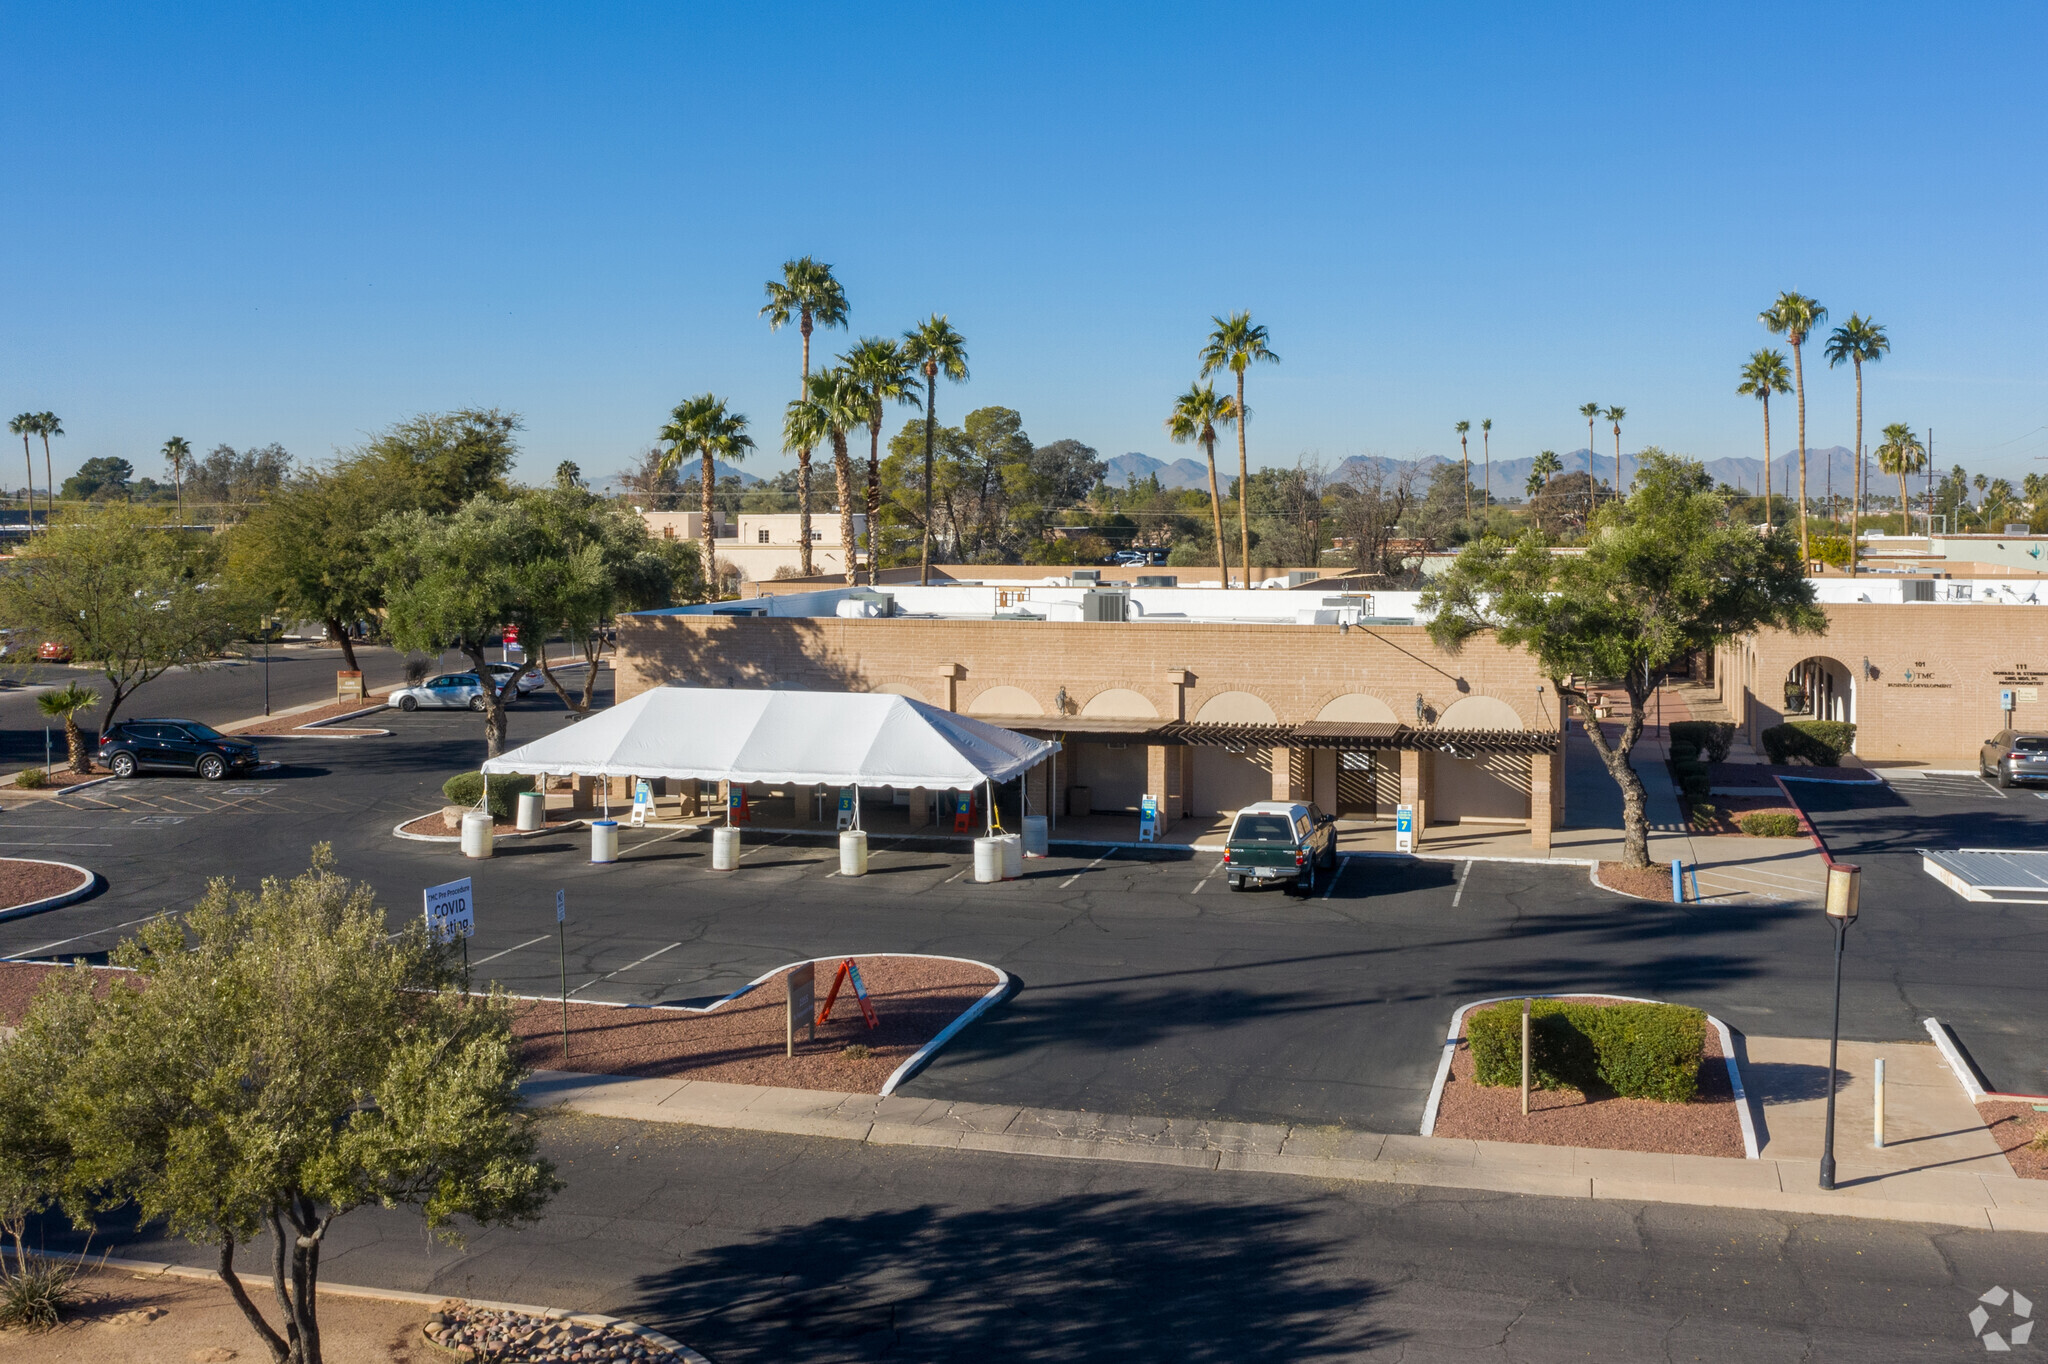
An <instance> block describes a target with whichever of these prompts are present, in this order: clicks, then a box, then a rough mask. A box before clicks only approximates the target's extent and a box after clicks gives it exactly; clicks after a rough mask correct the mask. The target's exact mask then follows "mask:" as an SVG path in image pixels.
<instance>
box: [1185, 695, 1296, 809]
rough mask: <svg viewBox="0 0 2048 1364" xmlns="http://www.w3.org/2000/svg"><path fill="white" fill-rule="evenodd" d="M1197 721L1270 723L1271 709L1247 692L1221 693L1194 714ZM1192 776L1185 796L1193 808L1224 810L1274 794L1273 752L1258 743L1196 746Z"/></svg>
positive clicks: (1204, 722) (1205, 702)
mask: <svg viewBox="0 0 2048 1364" xmlns="http://www.w3.org/2000/svg"><path fill="white" fill-rule="evenodd" d="M1195 721H1196V723H1197V724H1211V725H1221V724H1234V725H1270V724H1274V723H1277V719H1276V717H1275V716H1274V714H1273V708H1272V707H1271V706H1269V705H1267V704H1266V703H1265V702H1264V701H1263V700H1261V699H1260V698H1259V697H1257V696H1254V695H1252V693H1250V692H1248V691H1226V692H1219V693H1217V694H1216V695H1215V696H1212V697H1210V698H1209V699H1208V700H1207V701H1204V702H1203V703H1202V708H1201V709H1200V710H1199V711H1197V712H1196V713H1195ZM1193 764H1194V767H1193V780H1192V781H1191V783H1190V788H1191V789H1190V790H1189V791H1188V792H1187V793H1186V795H1185V797H1184V799H1185V800H1186V801H1187V808H1188V809H1189V811H1191V812H1194V811H1199V812H1201V813H1203V814H1222V813H1223V812H1224V811H1226V810H1238V809H1242V808H1243V807H1245V806H1247V805H1250V804H1251V803H1252V802H1254V801H1260V800H1267V799H1270V798H1271V797H1272V794H1273V752H1272V750H1271V749H1268V748H1261V747H1259V746H1258V745H1256V744H1238V745H1235V746H1234V747H1231V748H1214V747H1202V748H1197V749H1196V750H1195V752H1194V758H1193Z"/></svg>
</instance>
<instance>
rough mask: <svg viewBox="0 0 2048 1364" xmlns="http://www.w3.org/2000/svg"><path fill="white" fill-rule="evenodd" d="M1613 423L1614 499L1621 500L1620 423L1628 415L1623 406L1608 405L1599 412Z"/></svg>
mask: <svg viewBox="0 0 2048 1364" xmlns="http://www.w3.org/2000/svg"><path fill="white" fill-rule="evenodd" d="M1600 415H1601V416H1603V417H1605V418H1607V420H1609V421H1611V422H1613V423H1614V500H1615V501H1617V502H1619V501H1620V500H1621V423H1622V419H1623V418H1624V417H1626V416H1628V409H1627V408H1625V407H1610V408H1608V409H1607V410H1606V411H1605V412H1602V413H1601V414H1600Z"/></svg>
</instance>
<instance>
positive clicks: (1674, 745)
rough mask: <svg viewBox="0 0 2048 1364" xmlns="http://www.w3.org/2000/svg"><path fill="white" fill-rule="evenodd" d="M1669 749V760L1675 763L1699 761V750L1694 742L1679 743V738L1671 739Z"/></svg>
mask: <svg viewBox="0 0 2048 1364" xmlns="http://www.w3.org/2000/svg"><path fill="white" fill-rule="evenodd" d="M1670 751H1671V761H1673V762H1675V763H1689V762H1698V761H1699V757H1700V750H1699V747H1698V746H1697V745H1696V744H1688V743H1681V742H1680V741H1679V740H1677V739H1673V740H1672V741H1671V750H1670Z"/></svg>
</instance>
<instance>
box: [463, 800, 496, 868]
mask: <svg viewBox="0 0 2048 1364" xmlns="http://www.w3.org/2000/svg"><path fill="white" fill-rule="evenodd" d="M462 855H463V856H464V857H489V856H490V855H491V816H490V812H489V811H487V810H471V811H470V812H469V813H468V814H466V815H464V816H463V817H462Z"/></svg>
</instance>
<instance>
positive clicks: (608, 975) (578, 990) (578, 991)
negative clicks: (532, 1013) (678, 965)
mask: <svg viewBox="0 0 2048 1364" xmlns="http://www.w3.org/2000/svg"><path fill="white" fill-rule="evenodd" d="M681 946H682V944H681V943H679V942H672V943H670V944H669V945H668V946H667V947H664V948H661V949H660V950H658V951H654V952H649V953H648V954H647V955H646V956H644V957H642V958H640V960H639V961H634V962H628V963H626V964H625V965H624V966H621V967H620V968H619V969H618V970H617V971H607V972H605V974H603V975H601V976H598V977H596V978H595V979H592V980H586V981H584V982H583V983H582V984H581V985H579V986H577V987H576V988H575V989H573V990H571V991H570V992H569V993H570V994H572V995H580V994H582V993H583V992H584V991H585V990H588V989H589V988H590V987H591V986H593V985H597V984H601V983H602V982H604V981H607V980H610V979H611V978H612V977H613V976H616V975H621V974H623V973H625V972H627V971H630V970H632V969H633V968H634V967H636V966H644V965H646V964H647V963H648V962H650V961H653V960H654V959H655V958H656V957H658V956H660V955H661V954H662V953H663V952H673V951H675V950H676V949H677V948H678V947H681Z"/></svg>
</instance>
